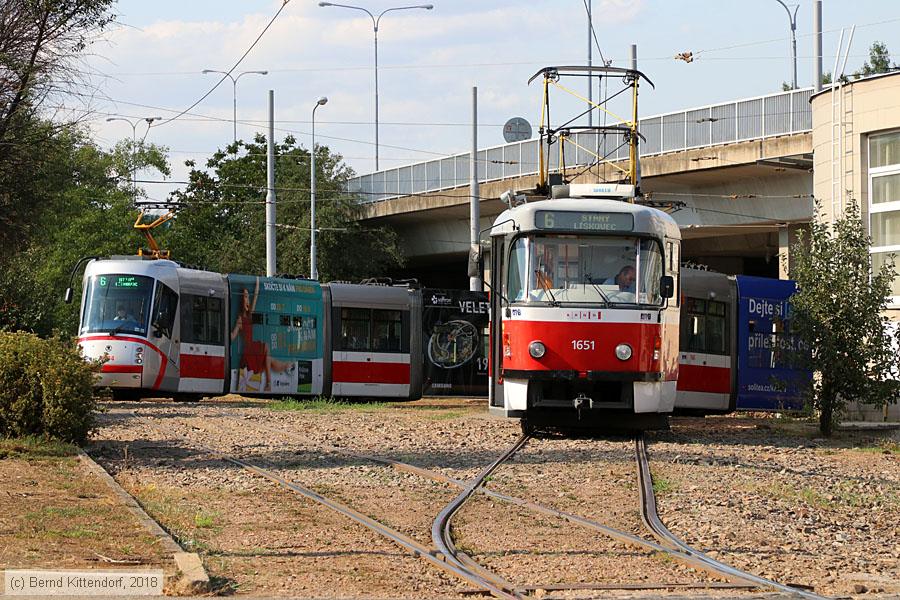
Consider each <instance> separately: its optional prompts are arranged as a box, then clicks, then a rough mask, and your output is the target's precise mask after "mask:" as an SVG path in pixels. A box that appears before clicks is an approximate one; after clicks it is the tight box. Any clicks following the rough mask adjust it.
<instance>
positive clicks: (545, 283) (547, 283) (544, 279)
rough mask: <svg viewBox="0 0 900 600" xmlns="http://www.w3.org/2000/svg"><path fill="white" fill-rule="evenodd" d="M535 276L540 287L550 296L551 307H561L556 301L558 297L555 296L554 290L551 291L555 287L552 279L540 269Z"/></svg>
mask: <svg viewBox="0 0 900 600" xmlns="http://www.w3.org/2000/svg"><path fill="white" fill-rule="evenodd" d="M534 275H535V279H537V282H538V285H540V286H541V287H542V288H543V289H544V291H545V292H547V293H548V294H549V295H550V306H559V300H557V299H556V296H554V295H553V290H551V289H550V288H551V287H553V282H552V280H551V279H550V277H549V276H548V275H547V274H545V273H544V272H543V271H541V270H540V269H538V270H537V271H535V272H534Z"/></svg>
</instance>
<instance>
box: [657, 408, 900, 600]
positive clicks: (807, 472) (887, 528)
mask: <svg viewBox="0 0 900 600" xmlns="http://www.w3.org/2000/svg"><path fill="white" fill-rule="evenodd" d="M815 436H816V433H815V429H814V428H812V427H807V426H805V425H801V424H791V423H787V424H785V425H782V424H780V423H779V422H778V421H777V420H772V419H767V420H759V419H750V418H743V417H721V418H715V419H677V420H675V421H674V423H673V427H672V431H671V432H670V433H665V434H656V435H654V436H653V438H652V439H653V441H652V443H651V444H650V446H649V452H650V459H651V468H652V470H653V474H654V479H655V480H656V481H657V486H656V487H657V489H660V488H662V491H661V492H660V493H659V494H658V503H659V511H660V515H661V516H662V518H663V520H664V521H665V522H666V523H667V525H668V526H669V528H670V529H671V530H672V532H673V533H675V534H676V535H679V536H680V537H682V538H683V539H684V540H685V541H686V542H687V543H688V544H692V545H694V546H695V547H696V548H698V549H700V550H710V551H711V552H710V554H711V555H712V556H714V557H717V558H719V559H720V560H722V561H724V562H726V563H729V564H731V565H733V566H735V567H738V568H740V569H745V570H749V571H752V572H754V573H757V574H759V575H763V576H766V577H769V578H773V579H776V580H779V581H782V582H786V583H791V582H794V583H800V584H806V585H811V586H815V588H816V590H817V591H818V592H820V593H825V594H829V595H842V594H853V593H863V592H865V591H872V592H879V591H882V592H885V593H889V594H893V597H900V526H898V514H900V447H898V446H897V444H896V443H889V442H888V443H885V442H884V441H881V442H879V441H877V440H868V439H865V438H864V437H851V436H847V437H845V438H843V439H840V438H839V439H837V440H830V441H827V440H824V439H820V438H816V437H815ZM660 482H662V485H659V483H660Z"/></svg>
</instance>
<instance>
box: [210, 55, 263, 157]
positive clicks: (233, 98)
mask: <svg viewBox="0 0 900 600" xmlns="http://www.w3.org/2000/svg"><path fill="white" fill-rule="evenodd" d="M209 73H219V74H220V75H225V76H227V77H228V79H230V80H231V104H232V115H233V116H232V122H233V123H234V141H235V142H236V141H237V82H238V79H240V78H241V77H243V76H244V75H248V74H250V75H268V74H269V72H268V71H241V72H240V73H238V76H237V77H232V76H231V73H229V72H228V71H216V70H215V69H203V74H204V75H207V74H209Z"/></svg>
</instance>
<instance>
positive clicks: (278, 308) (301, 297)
mask: <svg viewBox="0 0 900 600" xmlns="http://www.w3.org/2000/svg"><path fill="white" fill-rule="evenodd" d="M228 283H229V289H230V294H231V298H230V305H231V310H230V320H229V329H228V332H229V337H230V344H231V352H230V356H231V359H230V365H229V372H230V377H231V383H230V385H229V390H230V391H232V392H236V393H253V394H273V395H278V394H320V393H321V392H322V387H323V360H322V357H323V353H324V345H323V344H324V335H323V326H324V323H323V300H322V288H321V286H320V285H319V283H318V282H315V281H305V280H292V279H276V278H268V277H251V276H246V275H228Z"/></svg>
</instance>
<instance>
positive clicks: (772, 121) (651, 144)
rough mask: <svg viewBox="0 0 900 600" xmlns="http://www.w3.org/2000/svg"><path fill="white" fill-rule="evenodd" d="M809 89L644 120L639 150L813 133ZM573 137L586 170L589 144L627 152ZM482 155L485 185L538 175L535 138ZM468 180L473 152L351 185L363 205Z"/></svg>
mask: <svg viewBox="0 0 900 600" xmlns="http://www.w3.org/2000/svg"><path fill="white" fill-rule="evenodd" d="M812 93H813V88H811V87H810V88H803V89H798V90H791V91H787V92H780V93H777V94H769V95H767V96H759V97H756V98H745V99H741V100H735V101H732V102H722V103H719V104H711V105H709V106H703V107H700V108H692V109H688V110H680V111H676V112H670V113H664V114H661V115H655V116H652V117H646V118H644V119H641V120H640V125H639V131H640V133H641V135H643V136H644V138H645V139H644V140H641V143H640V154H641V156H654V155H657V154H664V153H666V152H676V151H679V150H690V149H694V148H703V147H707V146H715V145H718V144H727V143H731V142H743V141H747V140H755V139H762V138H767V137H772V136H778V135H788V134H793V133H801V132H806V131H810V130H811V129H812V109H811V107H810V104H809V98H810V96H811V95H812ZM570 137H571V139H572V141H574V142H575V144H566V145H565V147H564V153H565V155H564V159H565V164H566V167H567V168H570V167H579V166H580V167H585V166H587V165H590V164H591V163H592V162H594V161H595V160H596V157H594V156H593V155H592V154H591V153H590V152H588V151H587V150H585V149H584V148H598V149H599V151H598V152H597V154H599V155H601V156H607V155H608V159H609V160H624V159H626V158H627V157H628V145H627V144H623V143H622V142H623V139H622V136H621V135H611V134H607V135H605V136H598V134H596V133H593V132H579V133H573V134H572V135H571V136H570ZM598 137H599V139H598ZM576 144H577V145H576ZM577 146H581V148H579V147H577ZM477 160H478V172H479V178H478V180H479V181H480V182H482V183H484V182H488V181H496V180H500V179H507V178H510V177H519V176H522V175H533V174H536V173H537V171H538V140H537V139H531V140H526V141H523V142H513V143H511V144H503V145H500V146H493V147H490V148H485V149H484V150H479V151H478V156H477ZM557 168H559V150H558V148H554V149H553V151H551V152H550V170H551V171H553V170H555V169H557ZM468 184H469V153H468V152H464V153H461V154H454V155H451V156H448V157H446V158H439V159H434V160H427V161H423V162H418V163H414V164H411V165H406V166H402V167H396V168H393V169H385V170H382V171H376V172H375V173H370V174H367V175H361V176H359V177H354V178H352V179H350V181H349V182H348V190H349V191H350V192H353V193H357V194H359V196H360V201H361V202H363V203H369V202H380V201H382V200H389V199H391V198H397V197H401V196H409V195H412V194H422V193H426V192H437V191H441V190H448V189H452V188H456V187H460V186H464V185H468Z"/></svg>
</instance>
